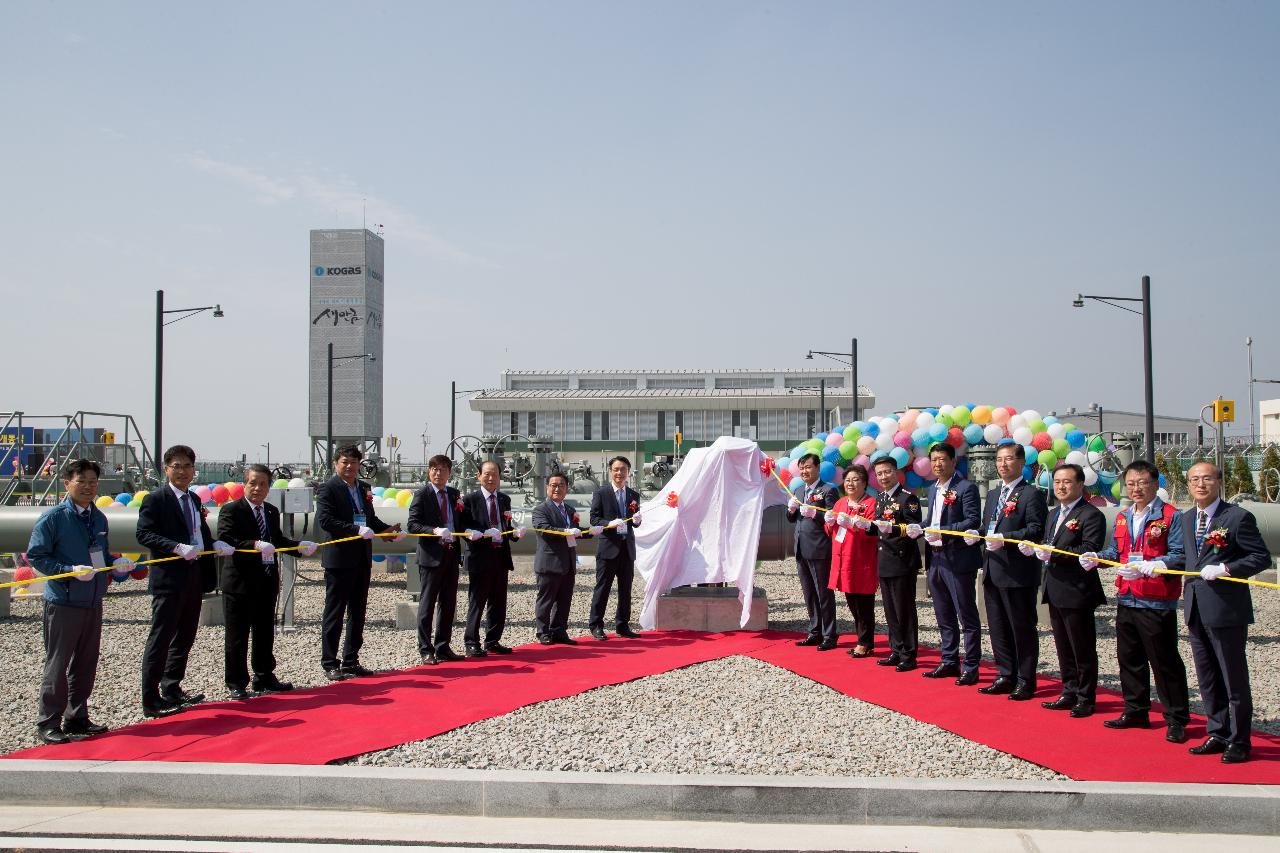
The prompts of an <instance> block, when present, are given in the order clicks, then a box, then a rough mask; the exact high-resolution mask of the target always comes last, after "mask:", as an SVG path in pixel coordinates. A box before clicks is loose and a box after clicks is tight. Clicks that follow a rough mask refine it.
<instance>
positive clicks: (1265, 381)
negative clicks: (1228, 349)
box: [1244, 337, 1280, 444]
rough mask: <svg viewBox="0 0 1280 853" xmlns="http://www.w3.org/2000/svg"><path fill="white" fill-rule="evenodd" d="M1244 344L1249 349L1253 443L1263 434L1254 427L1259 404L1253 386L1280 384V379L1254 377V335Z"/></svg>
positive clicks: (1258, 440)
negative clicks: (1254, 413)
mask: <svg viewBox="0 0 1280 853" xmlns="http://www.w3.org/2000/svg"><path fill="white" fill-rule="evenodd" d="M1244 345H1245V347H1247V348H1248V350H1249V443H1250V444H1253V443H1254V442H1260V441H1261V440H1262V438H1261V436H1259V435H1258V434H1257V433H1256V432H1254V429H1253V410H1254V409H1255V408H1256V407H1257V404H1256V403H1255V402H1254V400H1253V386H1254V385H1257V384H1258V383H1262V384H1264V385H1280V379H1254V378H1253V338H1252V337H1248V338H1245V339H1244Z"/></svg>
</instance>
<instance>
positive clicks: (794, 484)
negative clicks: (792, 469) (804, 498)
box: [789, 477, 806, 495]
mask: <svg viewBox="0 0 1280 853" xmlns="http://www.w3.org/2000/svg"><path fill="white" fill-rule="evenodd" d="M805 485H806V483H805V481H804V480H801V479H800V478H799V477H793V478H792V480H791V485H790V487H789V488H790V489H791V492H792V493H793V494H797V495H798V494H800V493H801V492H802V491H804V487H805Z"/></svg>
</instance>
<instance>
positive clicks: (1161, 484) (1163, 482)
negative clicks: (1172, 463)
mask: <svg viewBox="0 0 1280 853" xmlns="http://www.w3.org/2000/svg"><path fill="white" fill-rule="evenodd" d="M1166 485H1167V483H1165V479H1164V474H1161V475H1160V488H1162V489H1163V488H1164V487H1165V486H1166Z"/></svg>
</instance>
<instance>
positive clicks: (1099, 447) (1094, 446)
mask: <svg viewBox="0 0 1280 853" xmlns="http://www.w3.org/2000/svg"><path fill="white" fill-rule="evenodd" d="M1089 449H1090V450H1092V451H1094V452H1095V453H1101V452H1102V451H1104V450H1106V449H1107V443H1106V442H1105V441H1103V440H1102V436H1100V435H1095V436H1094V437H1093V438H1091V439H1089Z"/></svg>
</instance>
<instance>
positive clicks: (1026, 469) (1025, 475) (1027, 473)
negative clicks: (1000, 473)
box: [1022, 465, 1031, 481]
mask: <svg viewBox="0 0 1280 853" xmlns="http://www.w3.org/2000/svg"><path fill="white" fill-rule="evenodd" d="M1022 479H1024V480H1027V481H1030V480H1031V466H1030V465H1024V466H1022Z"/></svg>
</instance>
